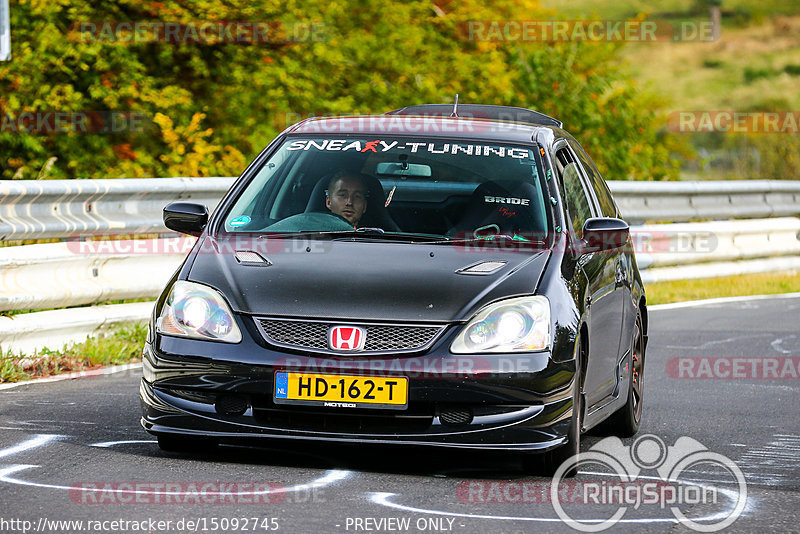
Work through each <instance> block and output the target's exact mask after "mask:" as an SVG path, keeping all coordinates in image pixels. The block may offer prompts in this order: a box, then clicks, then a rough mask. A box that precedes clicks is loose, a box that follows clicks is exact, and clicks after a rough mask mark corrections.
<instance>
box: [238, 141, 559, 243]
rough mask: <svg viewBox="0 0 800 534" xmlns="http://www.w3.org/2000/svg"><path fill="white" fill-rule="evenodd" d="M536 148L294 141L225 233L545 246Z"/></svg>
mask: <svg viewBox="0 0 800 534" xmlns="http://www.w3.org/2000/svg"><path fill="white" fill-rule="evenodd" d="M538 151H539V149H538V146H535V145H530V146H521V145H512V144H495V143H492V142H480V141H464V140H453V139H443V138H440V137H436V138H430V137H427V138H426V137H422V138H411V137H394V138H382V139H375V138H374V137H373V138H358V137H349V136H348V137H345V136H341V137H336V138H334V137H327V138H323V137H313V138H312V137H308V138H296V137H295V138H289V139H287V140H286V141H285V142H284V143H283V145H282V146H281V147H280V148H279V149H278V150H277V151H276V152H275V153H274V154H273V155H272V156H271V157H270V158H269V160H267V161H266V162H265V163H264V164H263V165H262V166H261V168H260V169H259V170H258V172H257V173H256V175H255V177H254V178H253V179H252V180H250V183H249V184H248V185H247V187H246V188H244V190H243V191H242V193H241V194H240V196H239V198H238V199H237V200H236V201H235V202H234V204H233V206H232V207H231V209H230V210H229V211H228V213H227V214H226V215H225V216H224V221H223V224H224V226H223V228H224V231H226V232H232V233H237V232H250V233H263V234H267V235H277V234H280V235H294V234H298V233H300V234H318V235H334V234H340V233H345V234H350V233H352V234H353V235H360V236H362V237H365V238H366V237H367V236H371V238H376V239H378V238H379V239H408V240H410V241H426V242H431V241H441V242H443V243H447V242H454V241H464V240H466V241H470V240H486V241H504V242H505V241H509V242H513V241H519V242H531V241H536V242H544V241H545V239H546V238H547V236H548V227H549V222H548V221H549V216H548V210H547V203H546V202H545V198H546V196H545V193H544V191H545V190H546V189H545V187H544V183H543V179H542V170H541V168H542V164H541V159H540V157H539V154H538Z"/></svg>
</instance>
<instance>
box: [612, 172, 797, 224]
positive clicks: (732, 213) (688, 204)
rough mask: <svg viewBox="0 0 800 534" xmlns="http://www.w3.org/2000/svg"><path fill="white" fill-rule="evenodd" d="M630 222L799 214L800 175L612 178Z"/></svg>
mask: <svg viewBox="0 0 800 534" xmlns="http://www.w3.org/2000/svg"><path fill="white" fill-rule="evenodd" d="M608 185H609V187H610V188H611V192H612V193H613V194H614V199H615V200H616V202H617V205H618V206H619V209H620V211H621V212H622V214H623V216H624V217H625V219H626V220H628V222H629V223H630V224H642V223H644V222H648V221H649V222H688V221H696V220H727V219H760V218H767V217H797V216H800V181H789V180H745V181H722V182H609V183H608Z"/></svg>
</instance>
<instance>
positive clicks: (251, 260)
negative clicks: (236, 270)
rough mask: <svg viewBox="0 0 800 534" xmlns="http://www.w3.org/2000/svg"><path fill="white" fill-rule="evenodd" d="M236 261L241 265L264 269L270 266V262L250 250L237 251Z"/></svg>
mask: <svg viewBox="0 0 800 534" xmlns="http://www.w3.org/2000/svg"><path fill="white" fill-rule="evenodd" d="M236 261H238V262H239V263H241V264H243V265H263V266H264V267H269V266H270V265H272V262H271V261H269V260H268V259H265V258H263V257H262V256H261V254H259V253H258V252H253V251H252V250H237V251H236Z"/></svg>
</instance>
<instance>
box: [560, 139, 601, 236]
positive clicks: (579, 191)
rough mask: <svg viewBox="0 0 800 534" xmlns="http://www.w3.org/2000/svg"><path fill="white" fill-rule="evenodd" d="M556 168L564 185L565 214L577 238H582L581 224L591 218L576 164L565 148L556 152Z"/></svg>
mask: <svg viewBox="0 0 800 534" xmlns="http://www.w3.org/2000/svg"><path fill="white" fill-rule="evenodd" d="M556 166H557V167H558V173H559V174H560V175H561V183H562V184H563V185H564V198H565V199H566V203H567V213H568V215H569V218H570V220H571V221H572V228H573V229H574V230H575V234H576V235H577V236H578V238H581V237H583V223H585V222H586V219H588V218H590V217H593V216H594V214H593V213H592V208H591V204H590V202H589V198H588V197H587V196H586V191H584V189H583V183H582V180H581V175H580V171H578V163H577V162H576V161H575V159H574V158H573V156H572V154H571V153H570V152H569V150H567V149H566V148H562V149H560V150H559V151H558V152H556Z"/></svg>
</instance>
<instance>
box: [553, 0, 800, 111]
mask: <svg viewBox="0 0 800 534" xmlns="http://www.w3.org/2000/svg"><path fill="white" fill-rule="evenodd" d="M698 4H699V3H698V2H696V1H695V0H664V1H662V2H658V3H653V2H647V1H645V0H622V1H619V0H543V1H542V3H541V5H542V7H543V8H546V9H550V10H552V12H553V13H554V16H555V17H558V18H567V19H573V20H574V19H586V18H591V19H610V20H620V19H631V18H634V17H636V16H637V15H639V14H646V15H647V17H648V18H649V19H651V20H669V21H672V22H673V23H678V22H680V21H683V20H691V21H695V22H701V21H708V20H709V16H708V15H707V12H705V11H704V10H702V9H699V8H698V7H697V6H698ZM620 54H621V56H622V58H624V59H625V60H626V61H627V62H628V63H629V64H630V67H631V72H632V74H633V77H634V78H635V79H636V80H637V81H638V82H640V83H641V84H642V85H644V86H645V87H649V88H650V89H652V90H654V91H655V92H657V93H661V94H662V95H664V96H665V97H666V99H667V101H668V102H669V109H667V110H665V111H667V112H669V111H673V110H728V109H733V110H754V109H764V110H768V111H771V110H773V109H784V110H796V109H800V91H798V90H797V78H796V76H797V75H798V74H797V72H798V65H800V4H799V3H797V2H781V1H778V0H763V1H758V0H724V1H723V2H722V34H721V38H720V39H719V40H718V41H716V42H659V43H646V42H631V43H628V44H627V46H625V47H624V48H623V49H622V51H621V52H620ZM654 65H657V66H658V68H653V66H654Z"/></svg>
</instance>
